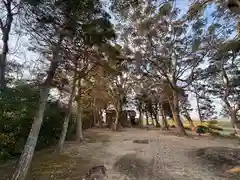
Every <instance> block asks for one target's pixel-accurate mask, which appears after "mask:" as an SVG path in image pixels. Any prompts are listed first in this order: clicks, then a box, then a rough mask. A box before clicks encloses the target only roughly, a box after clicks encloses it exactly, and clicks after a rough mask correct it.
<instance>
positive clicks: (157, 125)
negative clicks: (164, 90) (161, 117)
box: [154, 114, 161, 128]
mask: <svg viewBox="0 0 240 180" xmlns="http://www.w3.org/2000/svg"><path fill="white" fill-rule="evenodd" d="M154 119H155V123H156V127H158V128H160V127H161V125H160V123H159V122H158V115H157V114H154Z"/></svg>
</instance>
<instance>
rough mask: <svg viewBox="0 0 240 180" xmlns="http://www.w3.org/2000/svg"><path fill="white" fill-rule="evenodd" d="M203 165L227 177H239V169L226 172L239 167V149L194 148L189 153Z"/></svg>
mask: <svg viewBox="0 0 240 180" xmlns="http://www.w3.org/2000/svg"><path fill="white" fill-rule="evenodd" d="M190 154H191V155H193V157H194V158H195V159H196V160H197V162H198V163H201V164H202V165H203V166H205V167H207V168H208V169H209V170H211V171H213V172H215V173H216V174H217V175H221V176H225V177H226V178H228V179H234V180H236V179H240V171H238V172H234V173H226V171H227V170H229V169H232V168H234V167H239V168H240V149H238V148H228V147H207V148H200V149H197V150H194V151H192V152H191V153H190Z"/></svg>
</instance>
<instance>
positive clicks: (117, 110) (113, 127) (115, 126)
mask: <svg viewBox="0 0 240 180" xmlns="http://www.w3.org/2000/svg"><path fill="white" fill-rule="evenodd" d="M115 111H116V119H115V122H114V123H113V125H112V129H113V130H114V131H117V129H118V124H119V117H120V116H119V115H120V112H119V111H120V110H119V108H118V107H116V109H115Z"/></svg>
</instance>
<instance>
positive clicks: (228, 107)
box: [224, 98, 240, 136]
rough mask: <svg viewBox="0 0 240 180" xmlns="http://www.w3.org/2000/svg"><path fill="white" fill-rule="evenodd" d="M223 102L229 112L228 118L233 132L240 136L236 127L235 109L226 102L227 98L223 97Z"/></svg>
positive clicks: (239, 131) (239, 130)
mask: <svg viewBox="0 0 240 180" xmlns="http://www.w3.org/2000/svg"><path fill="white" fill-rule="evenodd" d="M224 102H225V104H226V106H227V109H228V112H229V114H230V119H231V124H232V127H233V131H234V134H235V135H237V136H240V129H239V127H238V124H237V122H238V118H237V111H235V110H234V109H233V108H232V107H231V104H230V103H229V102H228V100H227V98H225V99H224Z"/></svg>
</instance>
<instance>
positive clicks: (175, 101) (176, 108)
mask: <svg viewBox="0 0 240 180" xmlns="http://www.w3.org/2000/svg"><path fill="white" fill-rule="evenodd" d="M170 107H171V111H172V114H173V119H174V121H175V122H176V125H177V128H178V131H179V133H180V134H181V135H187V133H186V131H185V129H184V126H183V124H182V121H181V118H180V114H179V113H180V109H179V99H178V94H177V92H175V91H173V102H172V103H170Z"/></svg>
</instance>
